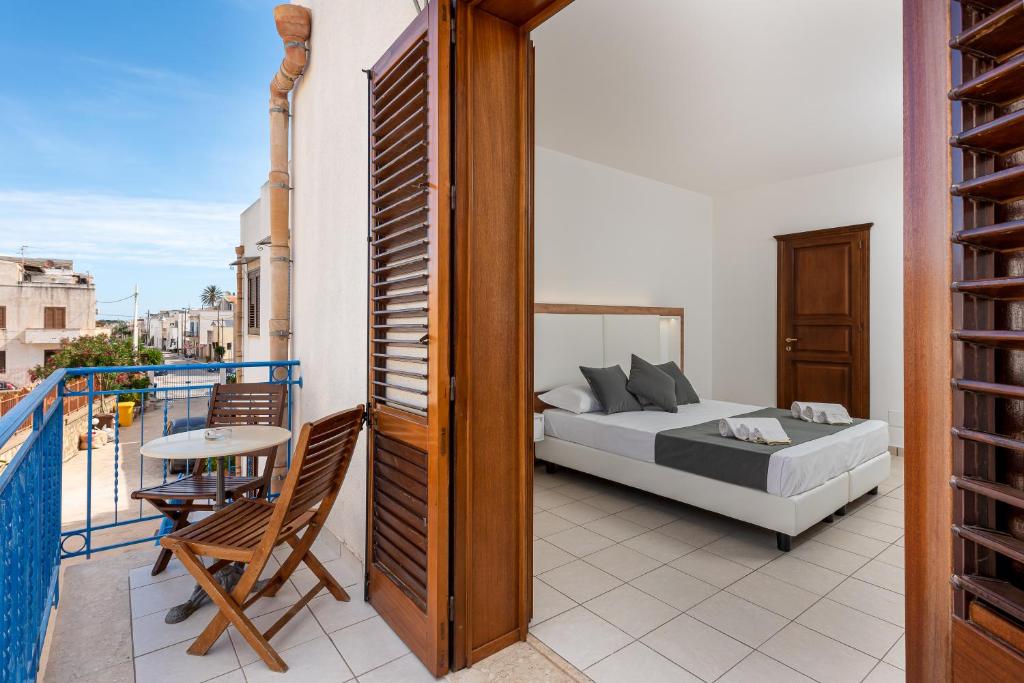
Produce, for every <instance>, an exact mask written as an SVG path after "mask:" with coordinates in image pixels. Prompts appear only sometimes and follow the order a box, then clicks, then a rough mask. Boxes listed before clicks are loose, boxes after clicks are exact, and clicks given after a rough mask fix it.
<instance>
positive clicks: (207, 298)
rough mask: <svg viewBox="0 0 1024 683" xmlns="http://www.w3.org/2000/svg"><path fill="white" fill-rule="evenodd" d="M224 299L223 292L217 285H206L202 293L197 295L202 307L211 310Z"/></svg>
mask: <svg viewBox="0 0 1024 683" xmlns="http://www.w3.org/2000/svg"><path fill="white" fill-rule="evenodd" d="M223 298H224V290H222V289H221V288H220V287H218V286H217V285H206V286H205V287H203V293H202V294H200V295H199V300H200V301H202V302H203V305H204V306H206V307H207V308H213V307H214V306H216V305H217V304H219V303H220V300H221V299H223Z"/></svg>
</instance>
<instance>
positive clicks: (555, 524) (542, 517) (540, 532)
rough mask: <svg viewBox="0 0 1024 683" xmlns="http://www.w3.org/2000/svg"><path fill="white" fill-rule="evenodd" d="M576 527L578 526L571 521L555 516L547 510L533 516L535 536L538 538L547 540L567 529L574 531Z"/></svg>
mask: <svg viewBox="0 0 1024 683" xmlns="http://www.w3.org/2000/svg"><path fill="white" fill-rule="evenodd" d="M575 527H576V525H575V524H573V523H572V522H570V521H569V520H567V519H565V518H564V517H559V516H558V515H553V514H551V513H550V512H548V511H547V510H545V511H544V512H538V513H537V514H535V515H534V516H533V535H534V536H536V537H537V538H545V537H547V536H551V535H553V534H557V533H559V532H561V531H565V530H566V529H574V528H575Z"/></svg>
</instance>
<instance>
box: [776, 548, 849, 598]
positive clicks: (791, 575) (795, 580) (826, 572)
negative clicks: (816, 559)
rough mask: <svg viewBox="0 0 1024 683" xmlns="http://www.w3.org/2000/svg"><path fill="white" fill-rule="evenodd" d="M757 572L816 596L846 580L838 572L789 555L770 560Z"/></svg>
mask: <svg viewBox="0 0 1024 683" xmlns="http://www.w3.org/2000/svg"><path fill="white" fill-rule="evenodd" d="M758 571H759V572H761V573H762V574H767V575H768V576H771V577H774V578H776V579H779V580H781V581H785V582H786V583H790V584H793V585H794V586H796V587H797V588H803V589H804V590H807V591H810V592H812V593H816V594H818V595H825V594H826V593H828V592H829V591H830V590H832V589H833V588H835V587H836V586H838V585H839V584H840V583H842V582H843V579H845V578H846V577H845V576H843V575H842V574H840V573H839V572H834V571H832V570H831V569H825V568H824V567H819V566H818V565H816V564H811V563H810V562H804V561H803V560H799V559H797V558H795V557H790V556H789V555H786V556H784V557H780V558H778V559H777V560H772V561H771V562H769V563H768V564H766V565H765V566H763V567H761V568H760V569H759V570H758Z"/></svg>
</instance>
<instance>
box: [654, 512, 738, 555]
mask: <svg viewBox="0 0 1024 683" xmlns="http://www.w3.org/2000/svg"><path fill="white" fill-rule="evenodd" d="M728 532H729V529H727V528H725V527H724V526H723V525H721V524H710V525H709V524H704V523H699V522H694V521H691V520H689V519H677V520H676V521H674V522H669V523H668V524H666V525H664V526H661V527H658V533H660V534H665V535H666V536H671V537H672V538H675V539H678V540H680V541H682V542H683V543H687V544H689V545H692V546H696V547H698V548H700V547H703V546H706V545H708V544H709V543H712V542H714V541H717V540H718V539H720V538H722V537H723V536H725V535H726V534H727V533H728Z"/></svg>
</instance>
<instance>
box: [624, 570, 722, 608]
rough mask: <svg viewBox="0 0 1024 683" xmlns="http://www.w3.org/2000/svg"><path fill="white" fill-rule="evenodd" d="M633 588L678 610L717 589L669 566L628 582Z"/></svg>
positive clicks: (706, 596)
mask: <svg viewBox="0 0 1024 683" xmlns="http://www.w3.org/2000/svg"><path fill="white" fill-rule="evenodd" d="M630 583H631V584H632V585H633V586H634V587H635V588H639V589H640V590H642V591H643V592H644V593H647V594H648V595H651V596H653V597H655V598H658V599H659V600H661V601H662V602H666V603H668V604H669V605H672V606H673V607H675V608H676V609H679V610H683V611H685V610H688V609H690V608H691V607H693V606H694V605H696V604H697V603H698V602H700V601H702V600H705V599H707V598H709V597H711V596H712V595H714V594H715V593H717V592H718V589H717V588H716V587H715V586H712V585H711V584H710V583H705V582H703V581H700V580H699V579H695V578H693V577H692V576H690V575H688V574H684V573H682V572H681V571H679V570H678V569H673V568H672V567H669V566H663V567H659V568H658V569H655V570H654V571H652V572H648V573H647V574H644V575H643V576H641V577H639V578H637V579H634V580H633V581H631V582H630Z"/></svg>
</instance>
